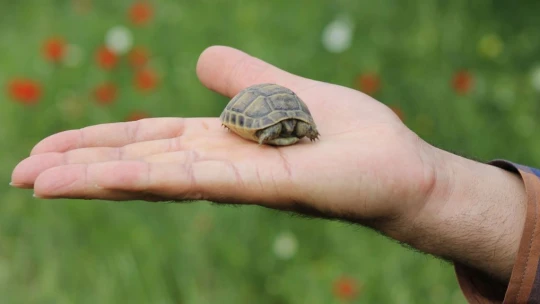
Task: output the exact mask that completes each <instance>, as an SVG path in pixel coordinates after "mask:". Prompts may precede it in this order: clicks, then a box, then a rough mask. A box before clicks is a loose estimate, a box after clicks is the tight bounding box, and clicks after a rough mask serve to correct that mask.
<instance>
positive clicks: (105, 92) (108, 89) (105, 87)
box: [94, 82, 118, 105]
mask: <svg viewBox="0 0 540 304" xmlns="http://www.w3.org/2000/svg"><path fill="white" fill-rule="evenodd" d="M117 95H118V88H117V87H116V85H115V84H114V83H111V82H106V83H103V84H101V85H99V86H97V87H96V88H95V90H94V98H95V99H96V101H97V103H98V104H102V105H106V104H110V103H112V102H113V101H114V100H115V99H116V96H117Z"/></svg>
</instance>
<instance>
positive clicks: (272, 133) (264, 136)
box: [259, 123, 281, 145]
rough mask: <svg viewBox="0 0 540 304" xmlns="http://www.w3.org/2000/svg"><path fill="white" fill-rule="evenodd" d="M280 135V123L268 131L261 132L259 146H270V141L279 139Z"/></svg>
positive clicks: (267, 129)
mask: <svg viewBox="0 0 540 304" xmlns="http://www.w3.org/2000/svg"><path fill="white" fill-rule="evenodd" d="M280 133H281V124H280V123H278V124H275V125H273V126H271V127H268V128H266V129H262V130H261V131H259V145H262V144H268V143H269V141H271V140H273V139H276V138H278V137H279V134H280Z"/></svg>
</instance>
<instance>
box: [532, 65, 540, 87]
mask: <svg viewBox="0 0 540 304" xmlns="http://www.w3.org/2000/svg"><path fill="white" fill-rule="evenodd" d="M531 84H532V86H533V88H534V89H535V90H537V91H540V65H537V66H536V67H535V68H534V69H533V70H532V72H531Z"/></svg>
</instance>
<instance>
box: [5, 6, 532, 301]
mask: <svg viewBox="0 0 540 304" xmlns="http://www.w3.org/2000/svg"><path fill="white" fill-rule="evenodd" d="M92 3H93V4H92V7H91V9H90V11H88V12H87V13H85V14H79V13H76V12H75V11H74V10H73V9H72V6H71V1H60V0H57V1H52V0H51V1H38V0H32V1H19V2H15V1H2V5H1V6H2V9H0V83H1V84H2V86H3V87H2V90H4V89H5V84H6V83H7V82H8V81H9V80H11V79H13V78H14V77H19V76H25V77H31V78H33V79H36V80H37V81H39V82H41V83H42V85H43V87H44V90H45V91H44V96H43V98H42V99H41V101H40V103H39V104H37V105H35V106H32V107H28V106H24V105H21V104H19V103H16V102H14V101H13V100H11V99H10V98H8V96H7V95H6V94H2V95H0V147H1V148H2V150H1V151H2V152H1V154H0V156H1V157H0V172H4V174H2V175H0V185H5V186H2V188H0V299H1V301H0V302H1V303H100V304H106V303H119V302H121V303H124V302H125V303H338V300H337V299H336V297H335V296H334V295H333V294H332V284H333V282H334V281H335V280H336V279H337V278H338V277H340V276H342V275H346V276H351V277H354V278H355V279H356V280H357V281H358V282H359V284H361V285H362V287H361V293H360V295H359V296H358V298H357V299H356V300H355V301H356V302H358V303H420V304H421V303H435V302H436V303H464V299H463V297H462V295H461V292H460V290H459V288H458V285H457V283H456V280H455V276H454V273H453V269H452V267H451V265H449V264H446V263H443V262H441V261H439V260H436V259H434V258H432V257H428V256H424V255H421V254H419V253H416V252H412V251H410V250H407V249H405V248H403V247H401V246H400V245H398V244H396V243H394V242H391V241H389V240H387V239H385V238H382V237H380V236H379V235H377V234H375V233H373V232H371V231H369V230H367V229H364V228H361V227H355V226H351V225H345V224H342V223H335V222H326V221H322V220H308V219H302V218H297V217H291V216H289V215H287V214H282V213H278V212H274V211H270V210H266V209H262V208H257V207H242V208H233V207H224V206H221V207H219V206H212V205H210V204H208V203H194V204H185V205H180V204H150V203H144V202H126V203H110V202H96V201H93V202H90V201H78V200H58V201H44V200H38V199H34V198H32V193H31V192H30V191H22V190H17V189H11V188H8V186H7V185H8V183H9V181H10V172H11V170H12V169H13V167H14V166H15V165H16V163H17V162H18V161H20V160H21V159H22V158H24V157H26V156H27V155H28V153H29V150H30V149H31V147H32V146H33V145H34V144H35V143H36V142H37V141H39V140H40V139H42V138H43V137H45V136H48V135H50V134H52V133H55V132H59V131H62V130H66V129H72V128H79V127H84V126H87V125H91V124H98V123H105V122H111V121H121V120H123V119H124V118H125V117H126V116H127V115H128V114H129V113H130V112H132V111H134V110H141V111H145V112H147V113H149V114H150V115H152V116H217V115H219V113H220V111H221V109H222V108H223V106H224V105H225V103H226V102H227V99H226V98H225V97H223V96H218V95H217V94H215V93H213V92H210V91H209V90H207V89H206V88H204V87H203V86H202V85H201V84H200V83H199V81H198V80H197V78H196V75H195V64H196V61H197V58H198V56H199V54H200V53H201V51H202V50H204V49H205V48H206V47H208V46H210V45H214V44H224V45H229V46H233V47H237V48H240V49H242V50H244V51H246V52H248V53H251V54H252V55H254V56H257V57H259V58H262V59H264V60H267V61H269V62H270V63H272V64H275V65H277V66H279V67H281V68H283V69H286V70H288V71H290V72H293V73H297V74H300V75H302V76H305V77H309V78H314V79H317V80H322V81H327V82H332V83H337V84H340V85H344V86H349V87H354V85H355V78H356V77H357V75H359V74H361V73H364V72H371V71H375V72H377V73H378V74H379V75H380V76H381V79H382V88H381V90H380V91H379V92H377V93H376V95H375V97H376V98H377V99H378V100H380V101H381V102H384V103H386V104H388V105H392V106H397V107H399V108H401V109H402V111H403V112H404V114H405V122H406V124H407V125H408V126H409V127H411V128H412V129H413V130H414V131H416V132H418V133H419V134H420V135H421V136H422V137H423V138H425V139H426V140H427V141H429V142H431V143H433V144H435V145H437V146H439V147H441V148H443V149H448V150H451V151H457V152H459V153H464V154H466V155H469V156H472V157H476V158H480V159H483V160H488V159H493V158H507V159H512V160H514V161H517V162H520V163H523V164H530V165H533V166H534V165H536V166H539V164H540V157H539V155H540V141H538V140H534V139H535V138H536V136H535V134H534V133H533V130H537V128H538V123H537V121H536V120H535V119H536V117H538V114H539V113H540V104H539V103H538V92H536V91H535V90H534V88H533V87H532V86H531V84H530V73H531V69H532V68H533V67H534V66H535V65H536V64H539V63H540V62H539V57H538V55H537V54H538V53H539V51H540V40H538V39H537V36H538V34H537V28H538V26H540V19H538V18H537V14H536V13H535V12H537V8H538V6H539V5H540V4H538V3H537V2H536V1H526V5H525V4H524V3H520V4H522V5H521V6H516V5H513V4H511V3H510V2H508V3H507V2H505V1H488V0H477V1H474V4H471V3H470V1H464V0H456V1H448V2H444V1H435V0H413V1H400V2H399V3H397V1H388V0H384V1H367V0H362V1H352V0H342V1H322V0H318V1H307V0H301V1H291V2H289V1H283V0H279V1H271V2H270V1H265V2H263V1H247V0H245V1H224V0H222V1H217V0H216V1H191V0H189V1H188V0H184V1H172V0H168V1H165V0H160V1H152V2H151V3H152V4H153V6H154V8H155V10H156V11H155V16H154V18H153V19H152V21H151V23H150V24H149V25H148V26H145V27H141V28H138V27H133V26H132V25H131V24H130V23H129V20H128V19H127V17H126V11H127V8H128V7H129V4H130V3H131V2H130V1H126V0H122V1H107V0H99V1H98V0H96V1H93V2H92ZM535 8H536V9H535ZM342 14H346V15H347V16H348V17H349V18H351V20H353V22H354V24H355V31H354V37H353V43H352V45H351V47H350V48H349V49H348V50H346V51H345V52H343V53H340V54H333V53H330V52H328V51H326V50H325V48H324V47H323V45H322V43H321V33H322V31H323V29H324V27H325V26H326V25H327V24H328V23H329V22H331V21H332V20H334V18H336V17H337V16H339V15H342ZM115 25H125V26H128V27H130V28H131V29H132V31H133V35H134V40H135V44H136V45H143V46H145V47H148V48H149V49H150V51H151V54H152V60H151V62H150V66H151V67H152V68H153V69H155V70H156V71H158V73H159V74H160V76H161V83H160V85H159V86H158V87H157V88H156V90H154V91H152V92H150V93H144V94H143V93H140V92H138V91H137V90H136V89H134V88H133V86H132V78H131V77H132V73H131V70H130V68H129V67H128V66H127V65H126V64H125V62H123V63H122V64H121V65H120V66H119V67H118V68H116V69H115V70H114V71H112V72H106V71H103V70H100V69H99V68H98V67H97V66H96V64H95V62H94V60H93V56H94V53H93V52H94V50H95V49H96V48H97V47H98V46H99V45H100V44H102V43H103V37H104V34H105V32H106V31H107V29H109V28H110V27H112V26H115ZM489 34H496V35H497V36H498V37H499V39H500V40H501V41H502V42H503V45H504V48H503V51H502V53H501V54H500V55H499V56H497V57H495V58H490V57H486V56H485V55H483V54H482V53H481V52H478V41H480V40H481V39H482V37H485V36H486V35H489ZM54 35H61V36H64V37H65V38H66V40H68V41H69V42H70V43H73V44H76V45H78V46H80V47H81V48H82V49H83V50H84V53H83V55H84V56H83V61H82V63H81V64H80V65H79V66H77V67H65V66H59V67H55V66H53V65H51V64H50V63H48V62H47V61H45V60H44V59H43V57H42V56H41V50H40V48H41V45H42V43H43V41H44V40H45V39H47V38H49V37H51V36H54ZM459 69H467V70H469V71H471V72H472V73H473V77H474V80H475V82H474V84H475V85H474V87H473V90H472V91H471V92H470V93H469V94H467V95H465V96H461V95H458V94H456V92H454V90H453V89H452V87H451V86H450V81H451V78H452V76H453V75H454V73H455V72H456V71H457V70H459ZM105 80H111V81H114V82H115V83H116V84H117V85H118V86H119V88H120V92H119V96H118V98H117V99H116V101H115V102H114V103H113V104H112V105H110V106H99V105H97V104H96V103H95V102H94V100H93V99H92V95H91V91H92V89H93V88H94V87H95V86H96V85H97V84H99V83H101V82H102V81H105ZM287 231H289V232H291V233H292V234H293V235H294V236H295V237H296V239H297V242H298V252H297V253H296V255H295V256H294V257H293V258H292V259H290V260H280V259H278V258H277V257H276V255H275V254H274V251H273V247H272V246H273V243H274V241H275V238H276V237H277V235H278V234H280V233H281V232H287Z"/></svg>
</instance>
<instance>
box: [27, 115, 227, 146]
mask: <svg viewBox="0 0 540 304" xmlns="http://www.w3.org/2000/svg"><path fill="white" fill-rule="evenodd" d="M220 126H221V124H220V122H219V120H218V119H217V118H189V119H184V118H148V119H141V120H137V121H131V122H120V123H108V124H100V125H95V126H90V127H86V128H82V129H78V130H69V131H64V132H60V133H57V134H54V135H51V136H49V137H47V138H45V139H43V140H42V141H40V142H39V143H38V144H37V145H36V146H35V147H34V148H33V149H32V152H31V153H30V155H36V154H40V153H47V152H65V151H68V150H72V149H80V148H86V147H121V146H124V145H127V144H131V143H136V142H141V141H147V140H156V139H166V138H171V137H177V136H180V135H182V134H187V133H190V132H201V131H207V130H208V129H211V128H213V129H218V128H219V127H220Z"/></svg>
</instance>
